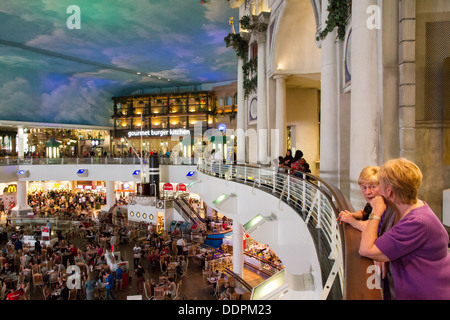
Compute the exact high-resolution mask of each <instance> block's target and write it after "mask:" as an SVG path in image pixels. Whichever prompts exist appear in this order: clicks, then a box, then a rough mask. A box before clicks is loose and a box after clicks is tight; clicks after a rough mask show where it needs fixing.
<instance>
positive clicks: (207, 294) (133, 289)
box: [1, 217, 264, 300]
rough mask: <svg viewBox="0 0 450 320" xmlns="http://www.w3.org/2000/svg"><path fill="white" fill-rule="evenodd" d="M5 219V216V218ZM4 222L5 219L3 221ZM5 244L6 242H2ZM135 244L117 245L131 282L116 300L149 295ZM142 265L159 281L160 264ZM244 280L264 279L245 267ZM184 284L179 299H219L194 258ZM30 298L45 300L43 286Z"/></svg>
mask: <svg viewBox="0 0 450 320" xmlns="http://www.w3.org/2000/svg"><path fill="white" fill-rule="evenodd" d="M2 220H4V217H3V219H2ZM1 222H3V223H4V221H1ZM70 242H72V243H74V245H75V246H76V247H77V248H79V249H81V250H84V249H85V245H84V244H83V242H82V241H81V240H80V239H77V238H76V239H73V240H71V241H70ZM2 245H4V244H2ZM133 246H134V243H129V242H125V243H121V244H119V245H118V247H117V249H116V250H117V251H120V253H121V257H122V261H128V262H129V267H130V271H129V283H128V286H124V287H123V288H122V290H120V291H117V290H113V294H114V296H115V298H116V300H129V299H137V300H140V299H142V300H146V299H147V297H146V295H145V293H143V294H138V293H137V285H136V277H135V275H134V274H133V270H132V268H133V250H132V249H133ZM141 263H142V267H143V268H144V269H145V279H146V280H151V279H153V280H154V281H155V283H158V282H159V276H160V275H161V271H160V268H159V266H158V267H157V268H155V267H153V268H152V266H151V264H150V263H149V262H148V261H147V259H146V257H144V258H143V259H141ZM243 278H244V280H245V281H246V282H247V283H248V284H250V285H251V286H252V287H254V286H256V285H258V284H259V283H261V282H262V281H264V279H263V278H262V277H261V276H259V275H257V274H255V273H254V272H251V271H249V270H247V269H244V275H243ZM179 280H180V279H179V278H176V279H175V282H176V283H177V284H178V283H179ZM181 280H182V286H181V292H180V295H179V296H178V298H177V299H178V300H217V298H216V296H215V295H214V294H213V289H212V286H211V285H210V284H208V283H205V281H204V279H203V275H202V268H201V266H200V264H199V263H197V262H196V261H195V260H193V259H192V258H190V259H189V263H188V272H187V275H186V276H184V277H182V278H181ZM30 294H31V295H30V299H31V300H44V295H43V292H42V289H41V288H39V287H38V288H36V289H35V290H34V288H33V285H31V287H30ZM79 300H85V297H84V295H83V294H81V295H80V294H79Z"/></svg>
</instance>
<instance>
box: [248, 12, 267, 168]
mask: <svg viewBox="0 0 450 320" xmlns="http://www.w3.org/2000/svg"><path fill="white" fill-rule="evenodd" d="M268 22H269V13H267V12H261V13H260V14H259V15H258V16H253V18H252V24H251V25H250V28H249V29H250V32H251V41H250V43H251V42H255V41H256V43H257V45H258V83H257V93H256V95H257V120H256V130H257V137H258V158H257V161H258V163H267V162H268V154H269V150H268V123H267V113H268V109H267V72H266V38H267V36H266V34H267V25H268Z"/></svg>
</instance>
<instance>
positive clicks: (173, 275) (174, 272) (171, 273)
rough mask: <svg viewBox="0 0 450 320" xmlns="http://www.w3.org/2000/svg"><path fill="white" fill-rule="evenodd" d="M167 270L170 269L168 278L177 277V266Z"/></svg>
mask: <svg viewBox="0 0 450 320" xmlns="http://www.w3.org/2000/svg"><path fill="white" fill-rule="evenodd" d="M167 270H168V274H167V278H169V279H175V278H176V277H177V273H176V270H175V268H167Z"/></svg>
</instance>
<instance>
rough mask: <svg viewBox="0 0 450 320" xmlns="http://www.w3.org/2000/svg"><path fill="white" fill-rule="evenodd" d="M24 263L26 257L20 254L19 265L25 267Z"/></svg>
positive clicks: (25, 262)
mask: <svg viewBox="0 0 450 320" xmlns="http://www.w3.org/2000/svg"><path fill="white" fill-rule="evenodd" d="M26 264H27V257H25V256H20V266H21V267H26Z"/></svg>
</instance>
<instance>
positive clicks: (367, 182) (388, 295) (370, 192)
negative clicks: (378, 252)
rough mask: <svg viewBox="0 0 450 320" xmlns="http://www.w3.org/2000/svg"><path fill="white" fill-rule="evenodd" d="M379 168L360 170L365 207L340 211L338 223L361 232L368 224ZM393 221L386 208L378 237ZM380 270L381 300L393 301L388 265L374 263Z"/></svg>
mask: <svg viewBox="0 0 450 320" xmlns="http://www.w3.org/2000/svg"><path fill="white" fill-rule="evenodd" d="M379 170H380V167H378V166H367V167H365V168H363V169H362V170H361V173H360V175H359V178H358V184H359V186H360V188H361V192H362V195H363V197H364V199H365V200H366V205H365V207H364V208H363V209H361V210H358V211H355V212H349V211H348V210H344V211H341V212H340V213H339V217H338V220H340V222H345V223H348V224H350V225H351V226H352V227H353V228H355V229H358V230H359V231H363V230H364V228H365V227H366V225H367V224H368V222H369V221H368V218H369V214H370V213H371V212H372V207H371V205H370V202H371V201H372V199H374V198H375V197H376V196H378V195H379V194H378V189H379V182H378V172H379ZM394 219H395V211H394V210H393V208H392V207H388V208H387V209H386V210H385V211H384V213H383V216H382V217H381V222H380V224H379V227H378V236H381V235H382V234H383V233H385V232H386V231H387V230H389V229H390V228H391V227H392V225H393V223H394ZM375 264H376V265H378V266H379V267H380V268H381V275H382V279H381V280H382V283H381V284H382V289H383V299H384V300H393V299H395V290H394V284H393V280H392V274H391V272H390V267H389V263H378V262H375Z"/></svg>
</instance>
